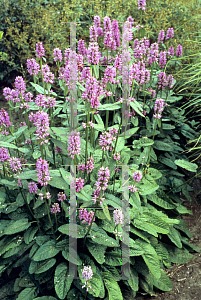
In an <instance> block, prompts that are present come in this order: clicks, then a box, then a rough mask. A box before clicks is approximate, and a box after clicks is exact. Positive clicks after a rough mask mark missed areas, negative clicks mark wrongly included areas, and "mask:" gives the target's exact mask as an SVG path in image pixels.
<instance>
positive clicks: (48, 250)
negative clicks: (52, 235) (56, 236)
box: [33, 241, 60, 261]
mask: <svg viewBox="0 0 201 300" xmlns="http://www.w3.org/2000/svg"><path fill="white" fill-rule="evenodd" d="M59 252H60V250H58V249H56V247H55V242H54V241H48V242H46V243H45V244H43V245H42V246H40V248H39V249H38V250H37V251H36V253H35V254H34V256H33V260H34V261H41V260H45V259H48V258H51V257H54V256H56V255H57V254H58V253H59Z"/></svg>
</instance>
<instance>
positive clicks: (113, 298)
mask: <svg viewBox="0 0 201 300" xmlns="http://www.w3.org/2000/svg"><path fill="white" fill-rule="evenodd" d="M102 278H103V281H104V283H105V287H106V289H107V290H108V294H109V300H123V296H122V293H121V289H120V287H119V285H118V283H117V281H116V280H115V278H114V277H113V275H112V274H111V273H110V272H103V273H102Z"/></svg>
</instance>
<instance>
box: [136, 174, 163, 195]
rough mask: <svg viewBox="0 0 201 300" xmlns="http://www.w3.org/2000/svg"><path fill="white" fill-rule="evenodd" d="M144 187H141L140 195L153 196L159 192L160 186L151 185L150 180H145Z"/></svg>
mask: <svg viewBox="0 0 201 300" xmlns="http://www.w3.org/2000/svg"><path fill="white" fill-rule="evenodd" d="M142 182H143V183H145V184H143V185H141V186H140V190H141V191H140V195H149V194H153V193H154V192H155V191H156V190H158V188H159V185H156V184H150V182H149V181H148V180H145V178H144V179H143V181H142Z"/></svg>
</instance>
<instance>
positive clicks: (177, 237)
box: [168, 226, 182, 249]
mask: <svg viewBox="0 0 201 300" xmlns="http://www.w3.org/2000/svg"><path fill="white" fill-rule="evenodd" d="M168 237H169V238H170V240H171V241H172V242H173V243H174V244H175V245H176V246H177V247H178V248H180V249H181V248H182V242H181V234H180V233H179V231H178V230H177V229H175V228H174V227H173V226H170V232H169V234H168Z"/></svg>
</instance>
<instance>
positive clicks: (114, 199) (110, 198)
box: [104, 193, 122, 208]
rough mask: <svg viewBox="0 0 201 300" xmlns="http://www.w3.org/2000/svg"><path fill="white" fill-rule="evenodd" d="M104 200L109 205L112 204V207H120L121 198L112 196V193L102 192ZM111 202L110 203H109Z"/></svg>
mask: <svg viewBox="0 0 201 300" xmlns="http://www.w3.org/2000/svg"><path fill="white" fill-rule="evenodd" d="M104 197H105V200H104V201H105V202H106V203H107V204H109V205H112V206H114V208H119V207H122V204H121V199H120V198H118V197H116V196H114V195H113V194H109V193H104ZM111 203H112V204H111Z"/></svg>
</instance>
